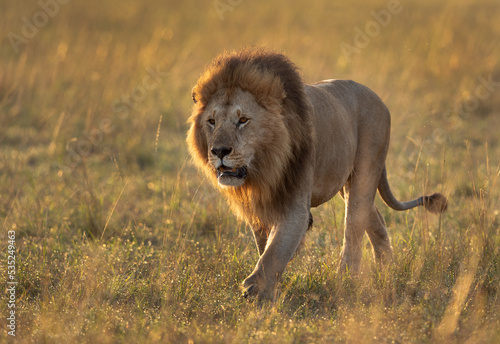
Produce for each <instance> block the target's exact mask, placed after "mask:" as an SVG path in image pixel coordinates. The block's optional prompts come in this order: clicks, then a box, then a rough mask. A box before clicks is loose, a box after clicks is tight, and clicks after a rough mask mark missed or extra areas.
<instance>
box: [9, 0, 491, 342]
mask: <svg viewBox="0 0 500 344" xmlns="http://www.w3.org/2000/svg"><path fill="white" fill-rule="evenodd" d="M42 3H43V1H42ZM389 3H390V2H389ZM389 3H388V2H384V1H374V0H363V1H358V2H356V4H355V5H354V4H349V3H348V2H346V3H345V4H340V2H338V3H337V2H333V1H327V0H320V1H314V2H311V1H303V0H293V1H282V0H280V1H274V2H272V1H224V0H221V1H218V2H213V1H207V2H202V1H194V0H188V1H182V2H181V1H169V0H165V1H158V0H152V1H148V2H136V1H131V0H124V1H97V0H89V1H80V0H73V1H69V2H68V3H67V4H60V5H59V6H58V7H57V11H56V7H52V9H51V10H50V11H51V13H52V14H53V15H52V14H50V15H49V14H46V15H45V17H44V16H43V15H41V14H39V12H40V11H44V10H43V9H42V7H41V6H40V4H38V3H37V2H36V1H33V0H30V1H22V2H21V1H18V2H12V1H9V2H7V1H3V2H1V3H0V13H2V14H1V18H2V20H1V21H0V28H1V30H0V32H1V35H2V38H3V40H2V45H1V47H0V66H1V67H0V226H1V228H2V229H1V235H0V248H1V249H2V254H1V257H2V259H1V262H2V263H1V264H0V276H2V277H1V278H2V280H1V281H2V283H4V285H5V286H6V287H5V288H6V289H7V283H6V282H7V281H8V280H7V278H8V265H7V256H8V237H7V233H8V231H15V235H16V239H15V240H16V241H15V246H16V252H15V256H16V268H17V271H16V275H15V276H16V281H18V284H17V287H16V299H15V302H16V332H15V334H16V337H15V342H19V343H138V342H141V343H245V342H248V343H262V342H272V343H275V344H276V343H309V342H347V343H368V342H376V343H391V342H393V343H431V342H443V343H453V342H456V343H495V342H496V343H498V342H500V312H499V311H500V250H499V247H500V233H499V227H500V225H499V223H500V215H499V211H500V202H499V197H500V184H499V180H498V179H499V173H500V168H499V163H500V159H499V157H500V143H499V138H500V137H499V133H500V110H499V109H500V84H499V82H500V21H499V20H498V16H499V14H500V3H499V2H498V1H496V0H479V1H473V0H458V1H455V2H444V1H430V0H423V1H418V2H417V1H401V3H400V5H399V7H398V10H397V11H394V13H392V14H391V18H390V19H387V20H386V21H385V22H383V23H384V25H382V24H378V28H379V30H378V31H377V30H375V29H376V25H374V24H369V23H370V22H374V21H375V19H374V16H373V14H372V11H374V13H381V12H380V11H381V10H383V9H386V10H387V8H388V4H389ZM214 4H218V6H219V7H218V9H216V7H215V6H214ZM221 4H226V7H220V6H222V5H221ZM37 13H38V14H37ZM389 13H391V12H389ZM44 18H46V20H45V19H44ZM27 22H30V23H31V25H33V27H31V29H30V26H29V24H26V23H27ZM35 24H36V25H35ZM42 24H43V25H42ZM24 26H26V27H25V28H24V33H23V27H24ZM366 28H368V29H369V30H372V31H370V36H367V37H368V39H366V38H365V39H364V40H363V39H361V38H358V39H357V41H356V35H358V34H359V33H358V32H360V31H361V32H363V33H365V34H366ZM16 35H17V36H16ZM28 36H30V37H28ZM356 44H357V45H356ZM243 45H264V46H267V47H271V48H275V49H278V50H280V51H284V52H286V53H287V54H288V55H289V56H290V57H291V59H292V60H294V61H295V62H296V63H297V64H298V65H299V66H300V67H301V71H302V74H303V76H304V79H305V80H306V81H309V82H312V81H316V80H320V79H325V78H346V79H353V80H356V81H358V82H361V83H363V84H365V85H367V86H369V87H371V88H372V89H373V90H375V91H376V92H377V93H378V94H379V95H380V96H381V97H382V99H383V100H384V101H385V102H386V104H387V105H388V107H389V109H390V110H391V112H392V141H391V147H390V151H389V157H388V161H387V165H388V171H389V179H390V183H391V185H392V187H393V191H394V192H395V194H396V195H397V196H398V197H399V198H400V199H409V198H412V197H415V196H418V195H420V194H422V193H424V192H430V191H439V192H442V193H444V194H445V195H447V196H448V197H449V199H450V202H449V210H448V212H447V213H446V214H444V215H443V216H441V217H436V216H433V215H430V214H427V213H425V211H424V210H422V209H418V210H412V211H408V212H401V213H398V212H395V211H393V210H391V209H388V208H387V207H386V206H385V205H383V204H382V202H381V201H380V200H379V199H377V203H378V205H379V208H380V209H381V212H382V214H383V215H384V217H385V219H386V221H387V223H388V226H389V230H390V233H391V237H392V241H393V246H394V250H395V261H394V265H393V266H392V267H391V268H390V269H389V271H386V272H380V271H377V269H376V268H375V266H374V265H373V263H372V260H371V252H370V249H369V246H368V241H367V247H366V249H365V250H364V257H363V273H362V275H361V276H360V277H359V278H357V279H355V280H354V279H351V278H350V277H349V276H344V277H341V276H339V275H337V273H336V267H337V266H338V260H339V252H340V246H341V240H342V235H343V234H342V233H343V232H342V230H343V229H342V217H343V205H342V202H341V201H339V200H337V199H335V200H333V201H331V202H330V203H328V204H327V205H324V206H322V207H320V208H318V209H315V210H314V211H313V215H314V218H315V226H314V229H313V230H312V231H311V232H310V233H308V235H307V239H306V244H305V246H304V247H303V248H302V250H301V251H300V252H299V254H298V255H297V256H296V257H295V259H294V260H293V261H292V262H291V263H290V264H289V266H288V268H287V270H286V272H285V274H284V276H283V280H282V282H281V283H280V286H279V296H278V299H277V301H276V302H275V303H274V304H272V305H271V304H268V305H264V306H258V305H256V304H253V303H247V302H245V300H244V299H242V298H241V297H240V289H239V283H240V282H241V281H242V280H243V279H244V278H245V277H246V275H247V274H248V273H249V272H250V271H251V270H252V268H253V264H254V263H255V262H256V260H257V251H256V249H255V246H254V243H253V242H252V239H251V234H250V232H249V229H248V228H246V226H245V225H244V224H243V223H240V222H238V221H237V220H236V219H235V218H234V217H233V216H232V215H231V214H230V213H229V212H228V208H227V206H226V204H225V202H224V200H223V199H221V198H220V197H219V196H218V195H217V193H216V192H215V191H214V190H213V189H212V188H210V187H209V186H207V185H205V183H204V181H203V179H202V178H201V176H200V175H199V174H198V173H197V171H196V170H195V169H194V167H193V166H192V164H191V163H190V160H189V158H188V155H187V150H186V147H185V144H184V137H185V131H186V124H185V121H186V119H187V117H188V116H189V113H190V107H191V99H190V90H191V87H192V86H193V84H194V83H195V81H196V78H197V77H198V75H199V74H200V73H201V71H202V69H203V67H204V65H205V64H206V63H207V62H208V61H209V60H210V59H211V58H212V57H213V56H215V55H216V54H217V53H218V52H220V51H222V50H224V49H234V48H238V47H241V46H243ZM347 45H350V46H352V47H354V48H356V49H354V52H353V53H352V54H350V55H349V56H347V55H346V54H345V53H344V52H343V51H342V49H341V47H346V46H347ZM4 296H5V297H3V296H2V298H1V300H2V302H1V303H0V333H1V334H0V342H8V341H9V340H13V339H14V338H13V337H12V336H10V335H8V333H7V332H8V331H9V329H8V328H7V325H8V320H6V319H7V317H8V316H9V308H8V303H7V301H8V300H9V294H7V292H6V293H5V294H4Z"/></svg>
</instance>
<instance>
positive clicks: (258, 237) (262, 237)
mask: <svg viewBox="0 0 500 344" xmlns="http://www.w3.org/2000/svg"><path fill="white" fill-rule="evenodd" d="M252 232H253V237H254V238H255V244H256V245H257V250H259V256H262V254H263V253H264V251H265V249H266V245H267V239H268V237H269V228H267V227H266V226H261V225H260V226H255V227H252Z"/></svg>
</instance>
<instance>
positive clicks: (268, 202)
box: [187, 48, 447, 300]
mask: <svg viewBox="0 0 500 344" xmlns="http://www.w3.org/2000/svg"><path fill="white" fill-rule="evenodd" d="M192 97H193V101H194V107H193V112H192V115H191V116H190V118H189V120H188V123H189V124H190V128H189V130H188V133H187V144H188V149H189V152H190V154H191V156H192V158H193V161H194V163H195V165H197V167H198V168H199V169H200V170H201V171H202V172H203V173H204V174H205V175H206V178H207V179H208V180H210V181H211V182H212V183H213V184H214V185H215V187H216V188H218V189H219V190H220V192H221V193H222V194H223V195H224V196H225V198H226V199H227V201H228V203H229V205H230V207H231V209H232V210H233V211H234V213H235V214H236V215H237V216H238V217H239V218H241V219H243V220H244V221H246V222H247V223H248V224H249V226H250V227H251V228H252V231H253V234H254V238H255V242H256V245H257V249H258V252H259V260H258V262H257V264H256V266H255V269H254V270H253V272H252V273H251V274H250V275H249V276H248V277H247V278H246V279H245V280H244V281H243V295H244V296H245V297H249V296H252V297H253V296H257V297H258V298H259V299H269V300H272V299H274V297H275V295H274V294H275V286H276V283H277V282H278V280H279V277H280V275H281V274H282V273H283V271H284V269H285V267H286V265H287V264H288V262H289V261H290V260H291V259H292V257H293V256H294V254H295V252H296V251H297V249H298V247H299V245H300V243H301V242H302V239H303V237H304V235H305V233H306V232H307V230H308V229H309V228H310V227H311V226H312V223H313V219H312V215H311V212H310V209H311V208H312V207H318V206H319V205H321V204H323V203H325V202H327V201H328V200H330V199H331V198H332V197H333V196H335V195H336V194H340V196H341V197H342V198H343V200H344V202H345V229H344V240H343V247H342V250H341V257H340V266H339V270H340V272H344V271H346V270H349V272H350V273H354V274H356V273H357V272H359V269H360V262H361V256H362V239H363V236H364V233H365V232H366V233H367V234H368V238H369V240H370V242H371V244H372V248H373V253H374V258H375V260H376V261H377V263H378V264H380V265H384V264H387V263H389V262H390V261H391V260H392V256H393V249H392V246H391V241H390V239H389V236H388V234H387V229H386V225H385V221H384V218H383V217H382V215H381V214H380V212H379V211H378V210H377V208H376V207H375V205H374V199H375V194H376V192H377V190H378V191H379V193H380V196H381V197H382V199H383V200H384V202H385V203H386V204H387V205H388V206H389V207H391V208H393V209H395V210H407V209H411V208H413V207H416V206H421V205H423V206H425V208H426V209H427V210H429V211H430V212H433V213H442V212H444V211H445V210H446V208H447V199H446V197H445V196H443V195H442V194H439V193H435V194H433V195H430V196H422V197H419V198H417V199H415V200H412V201H410V202H400V201H398V200H397V199H396V198H395V197H394V196H393V194H392V192H391V189H390V187H389V183H388V181H387V172H386V167H385V159H386V156H387V150H388V147H389V135H390V114H389V110H388V109H387V107H386V106H385V105H384V103H383V102H382V100H381V99H380V98H379V97H378V96H377V95H376V94H375V93H374V92H373V91H372V90H370V89H369V88H367V87H366V86H363V85H361V84H358V83H356V82H354V81H350V80H333V79H331V80H324V81H320V82H318V83H314V84H309V85H306V84H304V83H303V82H302V79H301V76H300V74H299V72H298V68H297V67H296V66H295V64H294V63H293V62H291V61H290V60H289V59H288V58H287V57H286V56H285V55H284V54H282V53H278V52H274V51H268V50H265V49H262V48H245V49H242V50H238V51H234V52H225V53H222V54H220V55H219V56H217V57H216V58H215V59H214V60H213V61H212V63H211V64H210V65H209V66H208V67H207V68H206V70H205V71H204V73H203V74H202V75H201V76H200V78H199V80H198V82H197V84H196V86H195V87H194V88H193V93H192Z"/></svg>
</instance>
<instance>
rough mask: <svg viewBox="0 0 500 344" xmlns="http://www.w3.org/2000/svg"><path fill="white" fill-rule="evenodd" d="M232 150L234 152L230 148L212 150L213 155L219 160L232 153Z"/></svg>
mask: <svg viewBox="0 0 500 344" xmlns="http://www.w3.org/2000/svg"><path fill="white" fill-rule="evenodd" d="M232 150H233V149H232V148H228V147H217V148H212V150H211V152H212V154H213V155H215V156H216V157H218V158H219V159H222V158H224V157H225V156H226V155H228V154H229V153H231V151H232Z"/></svg>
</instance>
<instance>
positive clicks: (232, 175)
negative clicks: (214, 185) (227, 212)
mask: <svg viewBox="0 0 500 344" xmlns="http://www.w3.org/2000/svg"><path fill="white" fill-rule="evenodd" d="M216 173H217V181H218V182H219V184H221V185H225V186H234V187H236V186H241V185H243V183H244V182H245V178H246V176H247V169H246V167H240V168H232V167H227V166H224V165H221V166H220V167H219V168H217V169H216Z"/></svg>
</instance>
